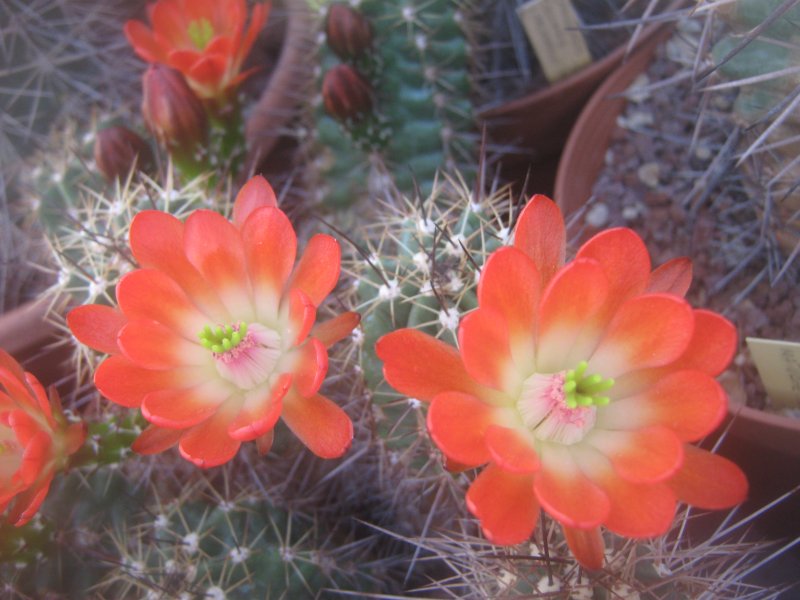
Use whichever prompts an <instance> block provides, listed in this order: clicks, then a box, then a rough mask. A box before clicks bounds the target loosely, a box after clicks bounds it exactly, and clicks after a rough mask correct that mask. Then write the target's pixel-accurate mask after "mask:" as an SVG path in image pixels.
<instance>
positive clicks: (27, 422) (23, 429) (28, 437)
mask: <svg viewBox="0 0 800 600" xmlns="http://www.w3.org/2000/svg"><path fill="white" fill-rule="evenodd" d="M6 418H7V419H8V426H9V427H10V428H11V429H12V430H13V431H14V435H15V436H16V438H17V441H18V442H19V443H20V445H21V446H23V447H27V446H28V444H30V443H31V441H32V440H33V439H34V438H35V437H36V436H37V435H39V434H41V433H42V425H41V424H40V423H39V421H38V420H37V419H35V418H34V417H33V416H31V415H30V414H28V412H27V411H25V410H12V411H10V412H8V413H6ZM26 485H30V481H28V482H27V483H26Z"/></svg>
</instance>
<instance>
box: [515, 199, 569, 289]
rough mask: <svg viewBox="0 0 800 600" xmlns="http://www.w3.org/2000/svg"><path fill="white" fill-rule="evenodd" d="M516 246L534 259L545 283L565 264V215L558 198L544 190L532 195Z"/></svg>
mask: <svg viewBox="0 0 800 600" xmlns="http://www.w3.org/2000/svg"><path fill="white" fill-rule="evenodd" d="M514 246H516V247H517V248H519V249H520V250H522V251H523V252H524V253H525V254H527V255H528V256H529V257H530V258H531V259H532V260H533V262H534V264H535V265H536V269H537V271H538V272H539V275H540V276H541V278H542V286H545V285H547V283H548V282H549V281H550V279H552V277H553V276H554V275H555V274H556V271H558V269H560V268H561V266H562V265H563V264H564V255H565V252H566V237H565V232H564V217H563V216H562V215H561V210H560V209H559V208H558V206H556V204H555V202H553V201H552V200H550V198H548V197H546V196H542V195H541V194H536V195H535V196H533V198H531V199H530V201H529V202H528V204H527V205H526V206H525V208H524V209H522V213H521V214H520V216H519V221H518V222H517V228H516V232H515V233H514Z"/></svg>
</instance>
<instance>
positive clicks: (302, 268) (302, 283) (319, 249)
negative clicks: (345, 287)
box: [289, 233, 341, 306]
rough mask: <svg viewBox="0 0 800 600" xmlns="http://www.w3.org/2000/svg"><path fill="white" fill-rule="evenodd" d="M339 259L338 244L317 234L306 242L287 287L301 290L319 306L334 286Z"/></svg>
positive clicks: (328, 237)
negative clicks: (306, 244)
mask: <svg viewBox="0 0 800 600" xmlns="http://www.w3.org/2000/svg"><path fill="white" fill-rule="evenodd" d="M340 259H341V250H340V248H339V242H337V241H336V240H335V239H334V238H332V237H331V236H329V235H325V234H324V233H318V234H317V235H315V236H314V237H312V238H311V240H310V241H309V242H308V246H306V249H305V251H304V252H303V255H302V256H301V257H300V262H299V263H298V264H297V268H296V269H295V271H294V276H293V277H292V280H291V283H290V284H289V286H290V287H292V288H299V289H301V290H303V291H304V292H305V293H306V295H307V296H308V297H309V298H311V301H312V302H313V303H314V305H315V306H319V305H320V304H322V301H323V300H324V299H325V297H326V296H327V295H328V294H330V293H331V291H332V290H333V288H334V287H335V286H336V282H337V281H338V279H339V261H340Z"/></svg>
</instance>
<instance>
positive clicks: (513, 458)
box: [486, 425, 540, 474]
mask: <svg viewBox="0 0 800 600" xmlns="http://www.w3.org/2000/svg"><path fill="white" fill-rule="evenodd" d="M486 447H487V448H488V449H489V453H490V454H491V456H492V460H493V461H494V462H495V463H496V464H497V466H498V467H500V468H501V469H503V470H504V471H508V472H510V473H519V474H526V473H535V472H536V471H538V470H539V466H540V463H539V456H538V455H537V454H536V449H535V448H534V446H533V441H532V440H531V439H529V438H528V437H527V436H525V435H523V434H522V433H521V432H519V431H517V430H516V429H511V428H509V427H501V426H500V425H490V426H489V428H488V429H487V430H486Z"/></svg>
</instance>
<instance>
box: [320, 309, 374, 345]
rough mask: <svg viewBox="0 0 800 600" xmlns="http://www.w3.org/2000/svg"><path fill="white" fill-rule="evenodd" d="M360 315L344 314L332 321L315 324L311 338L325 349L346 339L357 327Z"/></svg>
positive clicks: (355, 313) (353, 313) (354, 313)
mask: <svg viewBox="0 0 800 600" xmlns="http://www.w3.org/2000/svg"><path fill="white" fill-rule="evenodd" d="M360 321H361V315H360V314H358V313H357V312H344V313H342V314H340V315H338V316H336V317H333V318H332V319H328V320H327V321H323V322H322V323H317V324H316V325H314V327H312V328H311V333H310V335H311V337H314V338H317V339H318V340H319V341H320V342H322V343H323V345H324V346H325V347H326V348H330V347H331V346H333V345H334V344H335V343H336V342H339V341H341V340H343V339H344V338H346V337H347V336H348V335H350V333H351V332H352V331H353V330H354V329H355V328H356V327H358V323H359V322H360Z"/></svg>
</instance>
